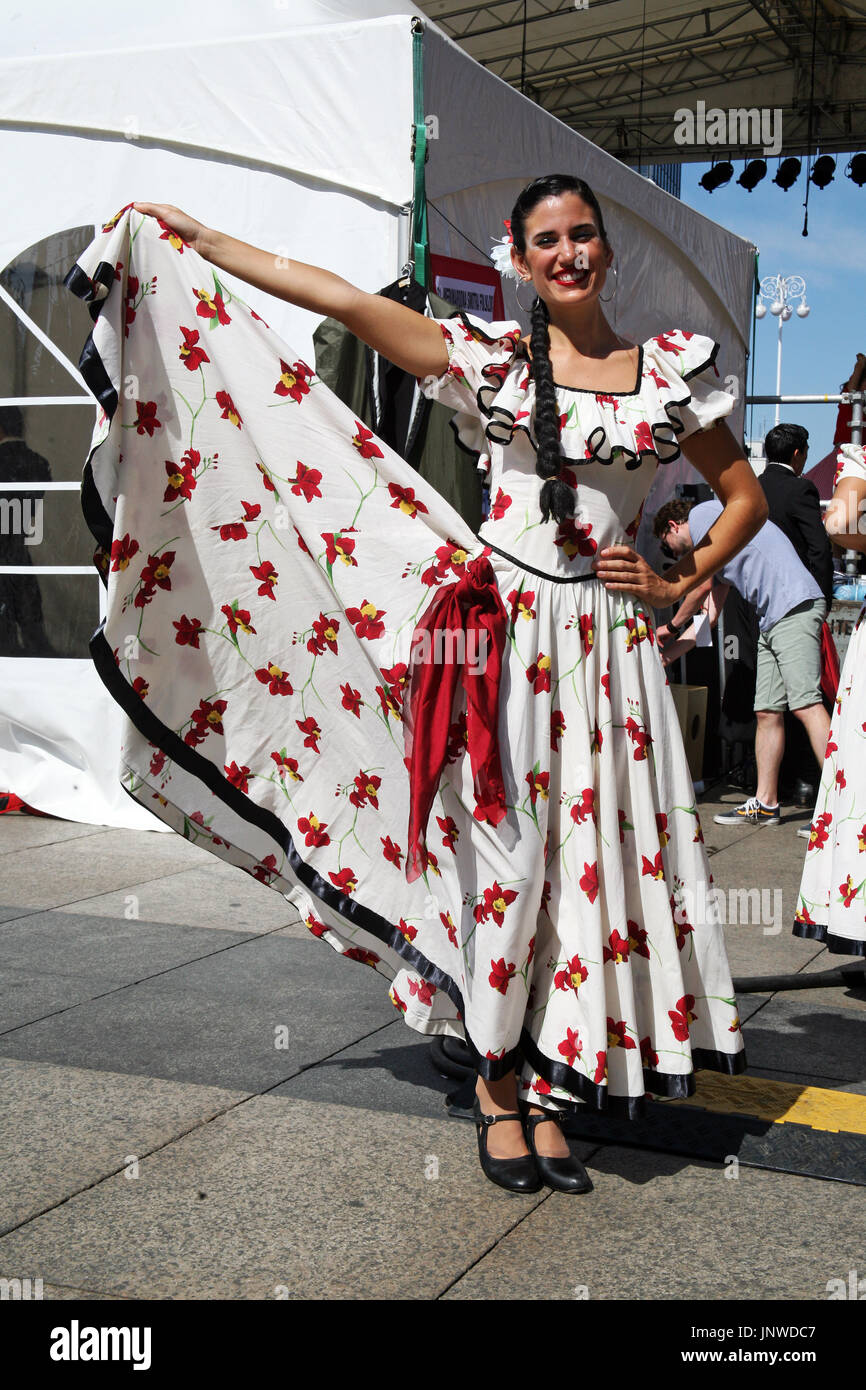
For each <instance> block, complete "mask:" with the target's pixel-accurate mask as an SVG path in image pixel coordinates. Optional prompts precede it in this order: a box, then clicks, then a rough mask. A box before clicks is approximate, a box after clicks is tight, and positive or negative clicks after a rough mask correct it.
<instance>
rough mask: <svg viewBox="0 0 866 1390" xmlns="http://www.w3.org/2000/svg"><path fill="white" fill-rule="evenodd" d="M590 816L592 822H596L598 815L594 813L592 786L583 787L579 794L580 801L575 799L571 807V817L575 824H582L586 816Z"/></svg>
mask: <svg viewBox="0 0 866 1390" xmlns="http://www.w3.org/2000/svg"><path fill="white" fill-rule="evenodd" d="M589 816H592V820H593V824H594V825H597V824H598V817H597V816H596V813H595V791H594V790H593V788H592V787H584V789H583V791H582V792H581V794H580V801H576V802H575V803H574V805H573V806H572V808H571V819H572V820H573V821H575V822H576V824H577V825H583V823H584V821H585V820H586V819H587V817H589Z"/></svg>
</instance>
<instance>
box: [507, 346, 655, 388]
mask: <svg viewBox="0 0 866 1390" xmlns="http://www.w3.org/2000/svg"><path fill="white" fill-rule="evenodd" d="M632 346H633V347H637V377H636V380H635V384H634V386H633V387H632V389H631V390H630V391H616V390H606V389H605V388H604V387H600V386H565V385H564V384H563V382H561V381H554V383H553V384H554V386H555V387H556V389H557V391H572V392H580V393H581V394H582V395H585V396H616V397H617V398H619V397H621V396H639V395H640V391H641V383H642V381H643V359H644V345H643V343H636V344H634V343H633V344H632ZM520 347H521V349H522V352H521V356H523V357H524V358H525V359H526V361H527V362H528V363H530V365H531V363H532V358H531V357H530V355H529V348H528V346H527V343H526V341H525V339H524V338H521V339H520Z"/></svg>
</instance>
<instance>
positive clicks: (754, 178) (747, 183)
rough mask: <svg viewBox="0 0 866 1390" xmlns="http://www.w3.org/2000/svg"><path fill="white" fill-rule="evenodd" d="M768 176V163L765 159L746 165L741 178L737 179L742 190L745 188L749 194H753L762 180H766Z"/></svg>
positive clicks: (754, 160) (755, 160)
mask: <svg viewBox="0 0 866 1390" xmlns="http://www.w3.org/2000/svg"><path fill="white" fill-rule="evenodd" d="M766 176H767V161H766V160H765V159H753V160H752V161H751V162H750V163H749V164H747V165H746V167H745V169H744V170H743V172H742V173H741V174H740V177H739V178H738V179H737V183H738V184H739V185H740V186H741V187H742V188H745V190H746V192H747V193H751V191H752V189H753V188H754V187H755V186H756V184H759V183H760V182H761V179H763V178H766Z"/></svg>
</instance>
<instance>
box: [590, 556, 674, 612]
mask: <svg viewBox="0 0 866 1390" xmlns="http://www.w3.org/2000/svg"><path fill="white" fill-rule="evenodd" d="M592 567H593V569H594V570H595V572H596V574H597V575H598V577H599V579H600V580H601V582H602V584H603V585H604V587H605V588H606V589H607V590H608V592H609V593H614V594H616V593H622V594H636V595H637V596H638V597H639V598H642V599H646V601H647V603H650V604H652V606H653V608H665V607H667V605H668V604H670V603H674V602H676V600H677V598H678V593H679V591H678V589H677V588H676V587H675V586H674V585H673V584H671V583H670V582H669V581H668V580H667V579H663V578H662V577H661V575H659V574H656V572H655V570H654V569H653V568H652V567H651V566H650V565H648V564H647V562H646V560H645V559H644V558H643V556H642V555H638V553H637V551H636V550H635V549H634V548H633V547H632V546H630V545H608V546H605V548H604V550H600V551H599V553H598V555H597V556H596V558H595V560H594V561H593V565H592Z"/></svg>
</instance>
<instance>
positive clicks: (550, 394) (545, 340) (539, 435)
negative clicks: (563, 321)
mask: <svg viewBox="0 0 866 1390" xmlns="http://www.w3.org/2000/svg"><path fill="white" fill-rule="evenodd" d="M563 193H576V194H577V195H578V197H579V198H582V199H583V201H584V202H585V203H586V204H587V206H588V207H590V208H592V211H593V212H594V214H595V219H596V225H597V227H598V232H599V236H600V237H601V238H602V240H603V241H605V242H606V241H607V232H606V231H605V229H604V218H603V217H602V213H601V208H600V207H599V205H598V199H597V198H596V196H595V194H594V193H593V191H592V189H591V188H590V186H589V184H587V183H584V181H583V179H578V178H575V177H574V176H573V175H571V174H546V175H545V176H544V177H543V178H540V179H533V180H532V183H529V184H527V185H526V187H525V188H524V189H523V191H522V192H521V193H520V195H519V197H518V199H517V202H516V203H515V204H514V208H513V209H512V213H511V236H512V239H513V241H514V245H515V247H516V248H517V250H518V251H519V252H520V254H521V255H525V254H526V237H525V231H524V229H525V226H526V219H527V217H528V216H529V214H530V213H531V212H532V209H533V208H534V207H536V206H537V205H538V203H540V202H541V201H542V200H543V199H544V198H558V197H559V196H560V195H561V194H563ZM549 323H550V316H549V314H548V312H547V305H546V304H545V302H544V300H543V299H540V298H538V296H536V298H535V302H534V304H533V306H532V336H531V338H530V340H529V341H530V347H531V350H532V364H531V368H530V370H531V372H532V379H533V381H534V382H535V439H536V443H537V446H538V451H537V455H536V460H535V471H536V473H537V474H538V476H539V478H543V479H544V486H543V487H542V489H541V498H540V503H541V517H542V520H543V521H549V520H550V518H551V516H552V517H553V518H554V520H555V521H557V522H559V523H560V524H561V523H563V522H565V521H567V520H568V518H569V517H570V516H573V515H574V492H573V490H572V488H570V487H569V486H568V484H567V483H566V482H564V480H563V479H562V478H561V477H560V476H559V471H560V468H561V467H562V464H563V461H564V460H563V455H562V450H561V447H560V438H559V407H558V405H557V400H556V387H555V386H554V384H553V368H552V367H551V365H550V333H549V332H548V325H549Z"/></svg>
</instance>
